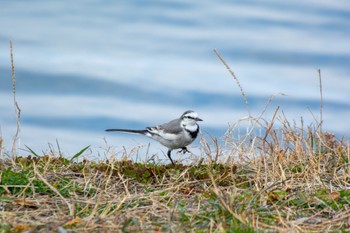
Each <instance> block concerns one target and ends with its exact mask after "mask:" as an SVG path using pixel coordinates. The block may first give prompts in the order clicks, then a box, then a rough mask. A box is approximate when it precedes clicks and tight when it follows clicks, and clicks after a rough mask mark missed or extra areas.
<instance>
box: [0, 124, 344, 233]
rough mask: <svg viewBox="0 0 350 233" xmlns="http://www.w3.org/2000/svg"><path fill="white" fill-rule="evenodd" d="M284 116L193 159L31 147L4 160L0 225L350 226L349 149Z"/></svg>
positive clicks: (87, 228) (133, 228)
mask: <svg viewBox="0 0 350 233" xmlns="http://www.w3.org/2000/svg"><path fill="white" fill-rule="evenodd" d="M282 123H283V122H282ZM284 123H285V124H282V126H281V127H280V128H278V129H272V125H273V122H270V123H268V124H266V125H267V126H266V127H265V133H264V134H262V135H261V136H259V137H258V136H256V137H252V135H249V137H246V138H241V139H240V140H237V139H235V140H233V138H232V140H231V141H230V140H229V137H230V134H228V135H227V138H226V142H227V143H229V142H230V143H231V144H230V145H229V146H230V148H231V150H226V151H225V152H223V151H222V148H220V147H219V146H218V144H217V143H216V142H215V140H213V142H208V141H205V140H204V139H202V146H201V147H202V153H203V154H202V157H203V158H204V160H202V161H201V162H200V163H198V162H196V163H194V164H192V165H181V164H177V165H176V166H175V167H174V166H172V165H163V164H143V163H134V162H132V161H131V160H129V159H125V160H118V161H116V160H114V159H113V158H114V156H113V154H112V153H111V156H110V159H109V160H104V161H87V160H83V161H81V162H74V161H75V159H73V160H69V159H67V158H64V157H62V156H55V155H53V154H47V155H43V156H38V155H37V153H35V152H34V151H32V152H31V155H30V156H29V157H17V158H16V159H4V160H1V162H0V170H1V172H0V194H1V197H0V200H1V202H0V203H1V205H0V221H1V224H0V231H3V232H6V231H8V232H13V231H17V232H21V231H41V232H45V231H46V230H49V231H51V230H57V229H59V230H61V232H64V231H66V230H67V231H69V232H70V231H71V232H92V231H97V230H99V231H102V232H103V231H105V232H111V231H124V232H138V231H159V232H168V231H171V232H175V231H178V232H185V231H186V232H189V231H195V232H214V231H215V232H224V231H231V232H259V231H280V232H283V231H285V232H309V231H315V232H320V231H322V232H326V231H348V230H350V226H349V216H350V208H349V203H350V189H349V188H348V187H350V184H349V181H350V169H349V159H350V153H349V151H350V150H349V146H348V145H346V144H345V143H344V142H342V141H339V140H337V139H336V138H335V137H334V136H333V135H332V134H329V133H321V132H319V131H313V130H312V129H311V128H310V127H307V128H306V129H302V128H300V127H295V126H293V127H292V126H291V125H290V124H289V123H288V122H287V121H285V122H284ZM233 130H234V129H233ZM231 133H233V134H234V132H231ZM85 149H86V148H85ZM83 154H84V150H82V151H81V153H79V154H77V156H76V157H78V156H80V155H83ZM224 158H225V159H226V160H225V162H218V161H219V160H221V161H223V159H224Z"/></svg>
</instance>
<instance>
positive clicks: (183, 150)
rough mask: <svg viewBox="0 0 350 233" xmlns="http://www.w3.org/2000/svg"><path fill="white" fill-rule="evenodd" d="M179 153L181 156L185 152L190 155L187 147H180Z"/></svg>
mask: <svg viewBox="0 0 350 233" xmlns="http://www.w3.org/2000/svg"><path fill="white" fill-rule="evenodd" d="M179 152H180V153H182V154H185V153H186V152H188V153H190V151H189V150H187V147H182V148H181V150H180V151H179Z"/></svg>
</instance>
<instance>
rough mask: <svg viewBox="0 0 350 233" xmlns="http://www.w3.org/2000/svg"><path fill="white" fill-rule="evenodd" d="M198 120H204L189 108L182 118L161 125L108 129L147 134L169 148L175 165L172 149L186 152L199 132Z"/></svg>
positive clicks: (169, 153) (168, 153) (168, 154)
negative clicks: (142, 127)
mask: <svg viewBox="0 0 350 233" xmlns="http://www.w3.org/2000/svg"><path fill="white" fill-rule="evenodd" d="M198 121H203V120H202V119H201V118H199V117H198V114H197V113H196V112H195V111H192V110H187V111H185V112H184V113H183V114H182V115H181V117H180V118H177V119H174V120H172V121H169V122H168V123H164V124H161V125H157V126H153V127H146V128H145V129H141V130H135V129H106V131H107V132H124V133H133V134H141V135H145V136H147V137H149V138H152V139H154V140H156V141H158V142H159V143H160V144H162V145H163V146H165V147H167V148H168V152H167V156H168V158H169V159H170V161H171V163H172V164H173V165H174V166H175V163H174V161H173V159H172V158H171V151H172V150H175V149H181V150H180V152H182V153H186V152H189V151H188V150H187V146H188V145H190V144H191V143H192V142H193V141H194V140H195V139H196V138H197V135H198V133H199V125H198V124H197V122H198Z"/></svg>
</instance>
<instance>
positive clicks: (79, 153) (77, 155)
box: [69, 145, 90, 162]
mask: <svg viewBox="0 0 350 233" xmlns="http://www.w3.org/2000/svg"><path fill="white" fill-rule="evenodd" d="M89 148H90V145H89V146H87V147H85V148H84V149H82V150H81V151H79V152H78V153H76V154H75V155H74V156H73V157H72V158H71V159H70V160H69V162H72V161H73V160H74V159H76V158H78V157H79V156H80V155H81V154H83V153H84V152H85V151H86V150H87V149H89Z"/></svg>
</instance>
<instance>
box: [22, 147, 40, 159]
mask: <svg viewBox="0 0 350 233" xmlns="http://www.w3.org/2000/svg"><path fill="white" fill-rule="evenodd" d="M24 146H25V147H27V149H28V150H29V151H30V153H32V155H34V156H35V157H40V156H39V155H38V154H37V153H35V151H33V150H32V149H30V148H29V147H28V146H26V145H24Z"/></svg>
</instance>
